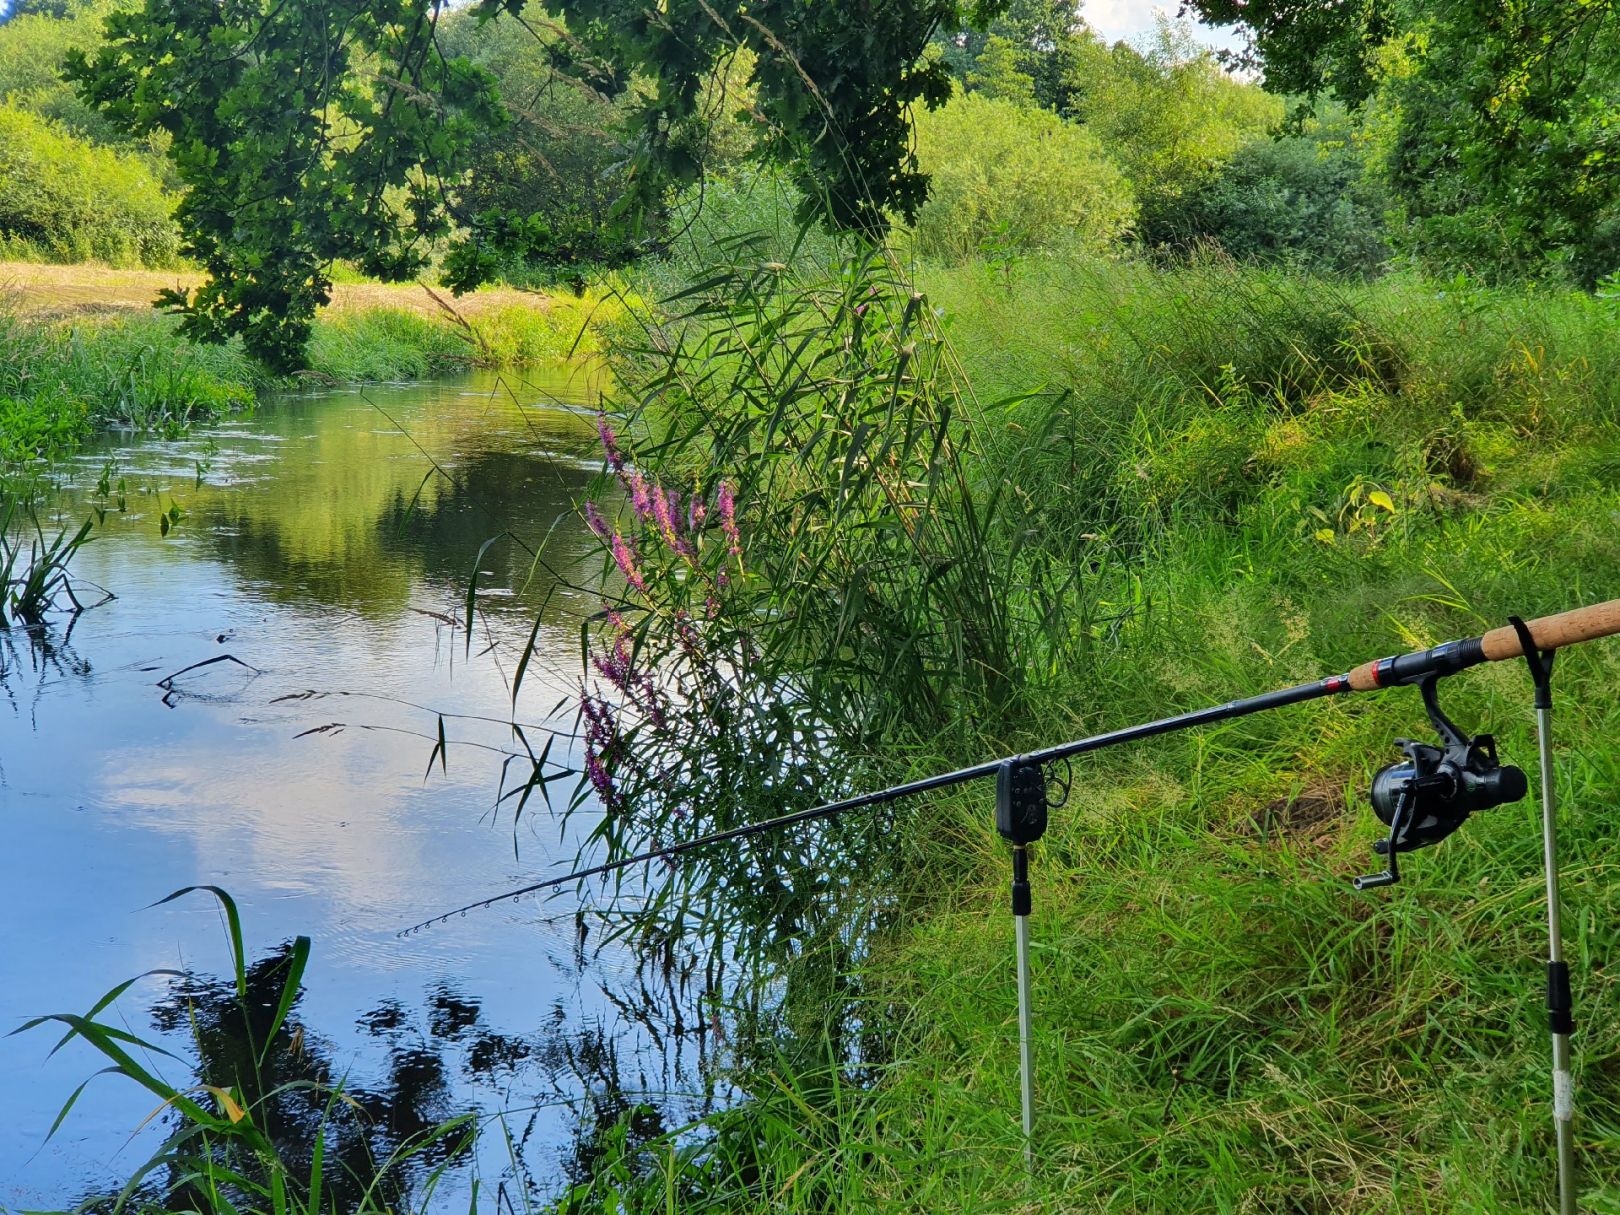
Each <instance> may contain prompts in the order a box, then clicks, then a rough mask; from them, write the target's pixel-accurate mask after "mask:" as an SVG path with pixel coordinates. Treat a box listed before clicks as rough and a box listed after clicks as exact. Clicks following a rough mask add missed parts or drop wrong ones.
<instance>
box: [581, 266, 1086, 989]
mask: <svg viewBox="0 0 1620 1215" xmlns="http://www.w3.org/2000/svg"><path fill="white" fill-rule="evenodd" d="M747 252H748V251H747V249H746V248H744V249H743V250H742V255H743V256H742V257H741V258H740V259H739V260H738V261H737V262H734V263H733V264H732V265H731V266H730V267H729V268H727V269H726V270H725V271H724V272H723V273H716V274H714V275H712V276H711V277H710V279H709V280H708V281H706V282H705V283H703V284H699V285H697V286H696V287H694V288H692V289H689V290H688V291H687V292H686V293H685V295H684V297H683V299H682V301H681V303H680V307H679V310H678V311H677V312H676V314H675V315H674V316H672V317H671V318H669V320H668V321H667V322H666V323H665V324H662V325H660V326H659V327H657V328H655V329H653V330H652V331H651V332H650V333H649V334H648V339H649V340H648V341H647V343H646V349H645V350H644V351H642V352H640V355H639V357H637V358H635V359H633V360H623V359H621V360H618V361H617V362H616V363H615V369H616V371H617V372H618V373H619V389H618V393H617V394H616V397H615V399H616V400H617V401H619V402H620V403H621V405H620V408H621V409H622V411H623V424H621V425H615V426H613V427H612V429H611V430H610V429H608V428H609V423H608V422H606V421H604V439H605V442H606V443H607V456H608V463H609V467H610V469H611V470H612V472H613V475H614V476H615V477H616V478H617V479H619V480H620V481H621V482H622V488H623V491H624V497H625V498H626V500H627V501H628V503H629V512H628V514H627V515H626V517H625V518H624V519H622V520H610V519H606V518H601V517H599V516H598V515H596V514H595V513H594V509H593V511H592V513H590V514H589V515H588V518H589V520H590V523H591V526H592V527H593V529H594V530H596V532H597V534H598V535H599V536H600V537H601V539H602V542H603V546H604V549H605V552H606V554H607V560H608V561H609V562H610V563H611V564H610V567H609V568H610V570H616V571H617V573H616V578H617V579H619V580H621V585H622V586H623V590H622V594H621V595H620V596H615V597H611V598H610V601H609V603H608V605H607V606H606V607H605V609H604V614H603V617H602V621H601V628H600V631H599V632H598V634H597V636H596V638H595V641H594V645H593V649H592V651H591V652H592V670H591V673H590V676H589V682H588V683H587V686H586V687H585V688H584V689H583V690H582V691H583V698H582V705H581V714H582V719H583V725H584V730H585V733H586V738H587V747H588V752H587V765H586V767H587V772H588V773H589V775H590V779H591V781H592V782H593V783H594V784H595V786H596V791H597V793H598V794H599V795H600V796H601V798H602V799H603V800H604V802H605V805H606V807H607V811H608V812H607V814H606V815H605V816H604V817H603V819H602V820H601V822H600V825H599V826H598V828H597V834H598V835H600V836H602V837H603V838H604V839H605V840H606V841H607V842H608V843H609V844H610V845H611V846H612V847H614V848H624V847H628V846H630V843H631V842H632V841H635V842H639V841H641V840H642V839H643V838H646V837H651V838H653V839H655V840H658V841H660V842H668V841H672V840H678V839H684V838H688V837H690V836H691V835H695V834H700V833H703V832H705V831H708V830H713V829H724V828H728V827H731V826H734V825H736V824H738V823H740V822H744V821H747V820H749V819H750V818H754V817H758V816H759V815H760V814H761V813H762V812H763V811H764V810H765V809H766V808H769V809H770V810H771V811H775V812H780V811H782V810H787V809H791V808H793V807H796V806H803V805H807V804H810V803H811V802H814V801H819V800H822V799H824V798H825V797H826V796H828V795H830V794H832V793H834V792H836V791H837V790H838V789H840V788H842V787H844V786H845V785H846V784H847V782H849V781H850V780H851V779H852V778H853V777H854V776H855V775H856V772H857V771H859V770H861V769H862V768H863V767H864V761H865V758H866V757H867V756H868V755H869V754H871V752H872V750H873V748H875V747H877V746H879V745H880V744H881V745H882V746H883V747H884V748H885V749H891V748H900V747H904V746H905V745H907V744H908V742H909V740H913V739H923V738H930V737H932V738H939V737H942V736H944V735H947V734H955V733H966V734H972V733H973V732H974V731H975V730H976V729H977V724H976V723H978V722H980V721H983V720H989V719H991V718H1000V717H1003V716H1016V715H1017V714H1019V713H1020V712H1021V706H1022V705H1023V703H1024V698H1025V697H1026V696H1027V695H1028V694H1029V692H1030V690H1031V688H1032V687H1033V686H1035V685H1037V684H1039V682H1040V681H1041V679H1042V678H1043V672H1045V671H1046V670H1048V669H1050V668H1055V667H1056V666H1057V665H1059V664H1060V663H1061V662H1063V661H1064V659H1065V656H1067V657H1068V658H1071V659H1072V658H1073V656H1074V655H1075V653H1076V647H1077V646H1078V647H1080V648H1083V638H1080V637H1077V636H1076V634H1075V632H1074V631H1073V628H1072V625H1071V620H1072V619H1073V616H1075V615H1080V614H1083V612H1084V602H1085V596H1086V583H1085V579H1084V578H1083V577H1082V576H1080V575H1079V574H1078V573H1077V572H1076V571H1075V570H1073V569H1072V568H1068V567H1066V566H1065V565H1064V564H1063V563H1061V562H1053V561H1051V560H1049V559H1048V557H1047V556H1046V555H1045V554H1042V553H1038V552H1035V551H1033V550H1029V549H1027V548H1026V547H1025V546H1024V544H1023V537H1024V535H1025V529H1024V528H1023V527H1022V526H1021V524H1020V519H1021V518H1022V510H1023V506H1022V503H1021V501H1020V499H1019V498H1018V497H1017V496H1016V495H1015V494H1014V493H1013V492H1012V490H1011V488H1010V487H1009V486H1007V485H1005V484H1002V483H1000V482H999V481H992V482H989V483H979V482H975V480H974V479H973V477H972V474H971V472H970V468H971V460H972V454H971V453H972V451H973V449H974V447H975V445H976V442H977V439H976V434H977V429H978V427H979V426H980V425H981V421H980V416H979V415H980V408H979V406H978V404H977V403H976V402H975V401H974V399H973V398H972V396H971V395H970V394H969V393H968V392H967V391H966V389H965V387H964V385H963V383H962V381H961V380H960V378H959V377H958V376H957V374H956V372H955V369H954V366H953V363H952V361H951V356H950V353H949V351H948V349H947V348H946V347H945V345H944V344H943V342H942V340H941V335H940V334H939V331H938V329H937V326H936V323H935V319H934V316H933V313H932V311H931V310H930V308H929V307H928V306H927V302H926V301H925V299H924V298H923V297H922V296H921V295H919V294H915V293H913V292H911V291H910V290H909V288H908V287H907V286H906V284H905V282H904V280H903V279H901V278H900V277H899V276H898V275H896V273H895V272H894V269H893V267H892V265H891V264H890V263H889V262H888V261H887V259H886V258H885V256H884V255H883V254H882V253H881V252H879V251H875V250H868V251H865V252H858V253H856V254H855V255H853V256H852V257H851V258H850V259H849V260H848V261H846V262H844V263H842V264H840V265H838V266H836V267H832V268H830V271H829V272H828V273H827V274H825V276H823V275H820V274H815V273H812V272H810V271H809V270H808V269H806V270H803V271H795V270H793V269H791V268H789V267H788V266H786V265H783V264H782V263H765V264H761V263H759V262H757V261H755V260H753V258H751V257H748V256H747ZM992 408H999V407H992ZM1009 585H1019V586H1022V587H1025V588H1026V593H1027V598H1026V599H1020V600H1019V601H1017V602H1011V601H1009V600H1008V599H1007V597H1006V596H1005V595H1004V593H1003V592H1004V588H1006V587H1007V586H1009ZM890 754H891V755H892V754H893V752H892V750H891V751H890ZM890 762H892V760H891V761H890ZM870 831H871V824H870V822H869V821H867V822H857V821H852V822H851V823H850V824H849V825H848V827H847V828H846V827H845V826H844V825H843V824H833V825H830V826H825V827H806V828H805V829H804V830H803V831H801V832H795V833H784V834H777V835H772V836H768V837H761V838H759V839H758V840H753V841H750V842H749V843H748V844H747V845H745V846H744V847H743V849H742V851H741V854H740V857H739V858H738V859H737V860H736V861H733V860H732V859H728V858H727V857H725V856H706V855H694V856H693V857H692V858H691V860H690V863H689V864H686V865H683V866H681V867H680V868H679V869H677V870H675V871H673V872H672V873H670V874H669V876H668V878H667V880H660V879H658V878H654V885H655V887H656V893H655V896H654V897H652V898H651V899H649V900H648V901H647V903H646V905H645V906H644V907H643V908H642V909H641V911H640V913H639V914H638V915H636V916H633V917H631V920H630V923H631V927H632V928H633V929H634V930H635V931H638V932H640V933H642V934H643V935H644V936H645V937H650V938H652V939H664V934H668V933H670V932H672V931H673V930H674V928H675V927H676V926H678V925H680V924H683V923H689V924H692V925H697V926H700V928H701V930H702V931H704V932H714V933H717V934H719V933H723V934H729V935H727V936H726V939H727V940H728V941H729V942H730V943H729V945H728V946H727V948H728V951H731V950H735V953H736V955H737V956H738V957H739V958H740V959H742V960H744V961H745V963H746V964H747V965H750V966H757V965H763V964H765V963H766V962H769V961H780V960H781V959H782V958H783V957H784V956H790V955H792V954H793V953H794V952H795V950H796V949H797V948H798V947H799V945H800V944H801V943H802V942H804V941H806V940H814V939H817V937H818V934H819V932H821V931H825V930H826V926H827V925H829V924H833V923H844V922H847V919H848V917H850V916H859V915H860V914H863V913H862V912H861V911H860V903H859V895H860V890H861V889H862V887H863V886H864V884H865V883H864V882H863V881H857V880H855V879H856V875H864V877H865V878H868V879H869V878H871V877H873V876H874V874H875V872H876V871H875V870H874V869H870V868H865V866H867V865H868V864H869V863H870V864H873V865H875V864H877V863H878V862H877V861H876V860H870V861H869V860H868V859H867V858H871V857H872V856H873V850H872V843H873V841H872V840H870V839H869V838H867V837H868V835H869V833H870ZM832 840H838V841H840V842H841V843H842V844H843V845H844V846H843V847H842V848H841V849H832V850H829V849H828V847H827V845H828V843H829V841H832ZM840 853H841V854H842V859H841V860H838V859H833V858H835V857H838V856H839V855H840ZM811 857H816V858H819V859H817V860H815V862H814V863H813V864H812V863H811V859H810V858H811ZM734 863H735V864H740V865H741V866H742V867H743V870H744V871H745V875H746V876H744V877H739V876H738V875H737V874H736V873H734V872H732V869H731V866H732V865H733V864H734ZM721 875H725V876H721ZM727 900H732V901H738V900H740V901H742V902H745V903H746V904H747V905H748V907H749V908H750V909H751V910H752V912H753V913H754V914H753V915H751V916H749V917H745V918H744V920H743V925H742V926H739V922H738V918H737V917H736V916H735V915H733V914H728V909H727V906H726V903H727ZM731 910H732V911H735V908H732V909H731Z"/></svg>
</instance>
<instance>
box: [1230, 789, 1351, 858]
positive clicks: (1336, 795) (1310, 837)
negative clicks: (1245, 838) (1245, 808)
mask: <svg viewBox="0 0 1620 1215" xmlns="http://www.w3.org/2000/svg"><path fill="white" fill-rule="evenodd" d="M1348 809H1349V806H1348V805H1347V803H1346V802H1345V798H1344V790H1343V789H1342V788H1340V787H1338V786H1336V785H1313V786H1310V787H1309V788H1306V789H1302V790H1300V792H1298V793H1296V794H1294V795H1293V796H1292V797H1279V798H1277V799H1276V800H1275V801H1270V802H1267V803H1266V804H1265V805H1263V806H1261V807H1260V808H1259V809H1258V810H1256V811H1254V813H1253V814H1251V815H1250V816H1249V826H1250V830H1251V831H1252V833H1253V834H1254V835H1256V836H1258V837H1259V838H1261V839H1264V840H1276V839H1295V840H1304V841H1307V842H1309V843H1313V844H1318V845H1325V844H1326V843H1328V842H1330V841H1331V840H1332V838H1333V837H1334V836H1335V834H1336V833H1337V830H1338V824H1339V820H1340V819H1342V818H1343V817H1344V816H1345V813H1346V811H1347V810H1348Z"/></svg>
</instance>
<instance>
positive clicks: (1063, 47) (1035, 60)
mask: <svg viewBox="0 0 1620 1215" xmlns="http://www.w3.org/2000/svg"><path fill="white" fill-rule="evenodd" d="M1096 43H1097V37H1096V35H1095V34H1093V33H1092V32H1091V29H1090V27H1088V26H1087V25H1086V23H1085V22H1084V21H1083V20H1082V19H1081V17H1080V6H1079V4H1077V3H1076V2H1075V0H1011V2H1010V3H1009V4H1008V5H1007V6H1006V11H1005V12H1003V13H1002V14H1001V15H1000V16H999V17H997V18H996V19H995V20H994V21H992V22H990V23H989V24H988V25H986V26H984V27H983V28H982V29H975V28H973V27H972V26H967V27H965V28H956V27H945V28H942V29H941V31H940V33H939V34H938V35H937V36H936V38H935V45H936V46H937V47H938V48H939V50H940V55H941V60H942V62H944V63H945V65H946V66H947V67H948V68H949V69H950V71H951V74H952V75H953V76H954V77H955V78H956V80H957V81H958V83H960V84H962V85H964V86H966V87H967V89H968V90H969V91H970V92H986V93H988V94H989V95H990V96H992V97H1001V98H1003V99H1005V100H1009V101H1023V100H1026V99H1027V100H1032V101H1033V102H1034V103H1035V104H1036V105H1039V106H1043V107H1044V108H1046V109H1049V110H1056V111H1057V112H1059V113H1067V112H1068V109H1069V100H1070V99H1069V88H1070V77H1071V74H1072V71H1073V65H1074V62H1075V60H1076V59H1077V58H1079V57H1082V56H1084V55H1085V54H1086V53H1087V52H1088V51H1089V50H1090V49H1091V47H1092V45H1093V44H1096ZM1024 80H1028V82H1029V83H1028V86H1027V87H1028V90H1029V93H1028V97H1027V98H1026V96H1024V95H1023V89H1024V87H1025V86H1024V84H1023V81H1024Z"/></svg>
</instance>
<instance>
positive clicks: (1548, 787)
mask: <svg viewBox="0 0 1620 1215" xmlns="http://www.w3.org/2000/svg"><path fill="white" fill-rule="evenodd" d="M1508 620H1509V622H1510V623H1511V624H1512V626H1513V628H1514V631H1515V632H1517V633H1518V635H1519V643H1520V645H1521V647H1522V648H1523V650H1524V657H1525V661H1526V662H1528V663H1529V665H1530V676H1531V678H1532V679H1534V680H1535V685H1536V701H1535V704H1536V752H1537V757H1538V759H1539V760H1540V768H1541V853H1542V868H1543V869H1544V871H1545V872H1546V875H1547V1022H1548V1028H1549V1029H1550V1030H1551V1031H1552V1063H1553V1134H1554V1135H1555V1136H1556V1139H1557V1143H1558V1215H1576V1209H1575V1127H1574V1118H1575V1084H1574V1079H1573V1077H1572V1076H1571V1074H1570V1069H1569V1036H1570V1034H1571V1033H1573V1032H1574V1030H1575V1022H1574V1019H1573V1017H1572V1016H1571V1011H1572V1007H1573V1000H1572V999H1571V997H1570V990H1569V964H1568V963H1567V962H1565V961H1564V943H1563V930H1562V927H1561V924H1560V921H1559V900H1558V802H1557V790H1556V787H1555V780H1556V774H1555V772H1554V769H1553V749H1552V665H1553V658H1554V656H1555V654H1556V653H1557V651H1553V650H1549V651H1547V652H1546V653H1542V652H1541V651H1539V650H1538V649H1537V648H1536V646H1535V643H1534V641H1533V640H1532V639H1531V636H1530V630H1529V628H1528V627H1527V626H1526V625H1525V623H1524V621H1522V620H1520V619H1519V618H1518V617H1517V616H1510V617H1508Z"/></svg>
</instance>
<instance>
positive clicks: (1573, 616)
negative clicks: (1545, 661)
mask: <svg viewBox="0 0 1620 1215" xmlns="http://www.w3.org/2000/svg"><path fill="white" fill-rule="evenodd" d="M1525 627H1526V628H1528V629H1529V630H1530V640H1531V641H1533V642H1534V643H1535V646H1536V649H1538V650H1544V651H1545V650H1557V649H1561V648H1562V647H1564V646H1567V645H1578V644H1579V643H1580V642H1583V641H1596V640H1597V639H1598V638H1599V637H1613V636H1614V635H1615V634H1616V633H1620V599H1611V600H1609V601H1608V602H1607V603H1594V604H1592V605H1591V606H1590V607H1583V608H1575V609H1574V610H1573V611H1569V612H1560V613H1558V615H1556V616H1543V617H1542V618H1541V619H1540V620H1532V621H1531V622H1530V623H1529V624H1528V625H1526V626H1525ZM1479 641H1480V647H1481V648H1482V649H1483V650H1484V651H1485V661H1486V662H1500V661H1502V659H1504V658H1519V657H1522V656H1523V654H1524V645H1523V643H1522V642H1521V641H1520V640H1519V634H1518V631H1517V630H1516V629H1514V627H1513V626H1512V625H1511V624H1504V625H1503V626H1502V627H1501V628H1499V629H1492V630H1491V631H1490V632H1489V633H1486V634H1485V636H1483V637H1481V638H1480V639H1479Z"/></svg>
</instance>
